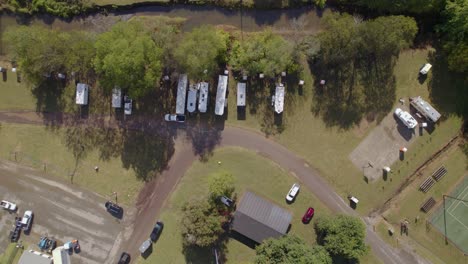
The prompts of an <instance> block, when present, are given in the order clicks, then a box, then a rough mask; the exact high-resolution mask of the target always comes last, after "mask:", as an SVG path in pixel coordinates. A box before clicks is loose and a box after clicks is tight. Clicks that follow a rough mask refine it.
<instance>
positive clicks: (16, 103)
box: [0, 69, 36, 110]
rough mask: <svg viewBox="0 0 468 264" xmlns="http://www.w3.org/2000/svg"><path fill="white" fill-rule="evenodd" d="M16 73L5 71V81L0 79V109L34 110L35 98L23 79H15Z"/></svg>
mask: <svg viewBox="0 0 468 264" xmlns="http://www.w3.org/2000/svg"><path fill="white" fill-rule="evenodd" d="M16 76H17V75H16V73H14V72H11V69H9V71H8V72H7V79H6V81H5V80H3V79H0V86H1V87H2V96H0V110H4V109H9V110H34V109H36V100H35V98H34V96H33V95H32V93H31V89H29V88H28V85H27V84H26V83H25V82H24V81H23V82H21V83H18V82H17V81H16Z"/></svg>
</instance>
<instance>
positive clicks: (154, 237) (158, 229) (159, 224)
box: [150, 221, 164, 241]
mask: <svg viewBox="0 0 468 264" xmlns="http://www.w3.org/2000/svg"><path fill="white" fill-rule="evenodd" d="M163 227H164V224H163V222H160V221H158V222H156V225H155V226H154V228H153V231H152V232H151V235H150V238H151V240H152V241H156V240H158V238H159V236H160V235H161V232H162V229H163Z"/></svg>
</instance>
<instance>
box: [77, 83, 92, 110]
mask: <svg viewBox="0 0 468 264" xmlns="http://www.w3.org/2000/svg"><path fill="white" fill-rule="evenodd" d="M88 94H89V85H87V84H84V83H78V84H77V85H76V104H77V105H87V104H88Z"/></svg>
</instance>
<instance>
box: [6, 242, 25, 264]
mask: <svg viewBox="0 0 468 264" xmlns="http://www.w3.org/2000/svg"><path fill="white" fill-rule="evenodd" d="M23 246H24V244H23ZM23 250H24V249H21V248H17V247H16V243H10V244H9V245H8V247H7V249H6V250H5V252H4V253H3V254H1V255H0V263H1V264H16V263H18V261H19V259H20V257H21V254H23Z"/></svg>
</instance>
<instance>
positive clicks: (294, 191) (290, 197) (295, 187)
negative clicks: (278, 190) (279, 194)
mask: <svg viewBox="0 0 468 264" xmlns="http://www.w3.org/2000/svg"><path fill="white" fill-rule="evenodd" d="M300 188H301V186H300V185H299V184H297V183H294V184H293V185H292V187H291V189H290V190H289V192H288V194H287V195H286V201H288V202H292V201H293V200H294V198H296V196H297V194H298V193H299V189H300Z"/></svg>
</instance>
